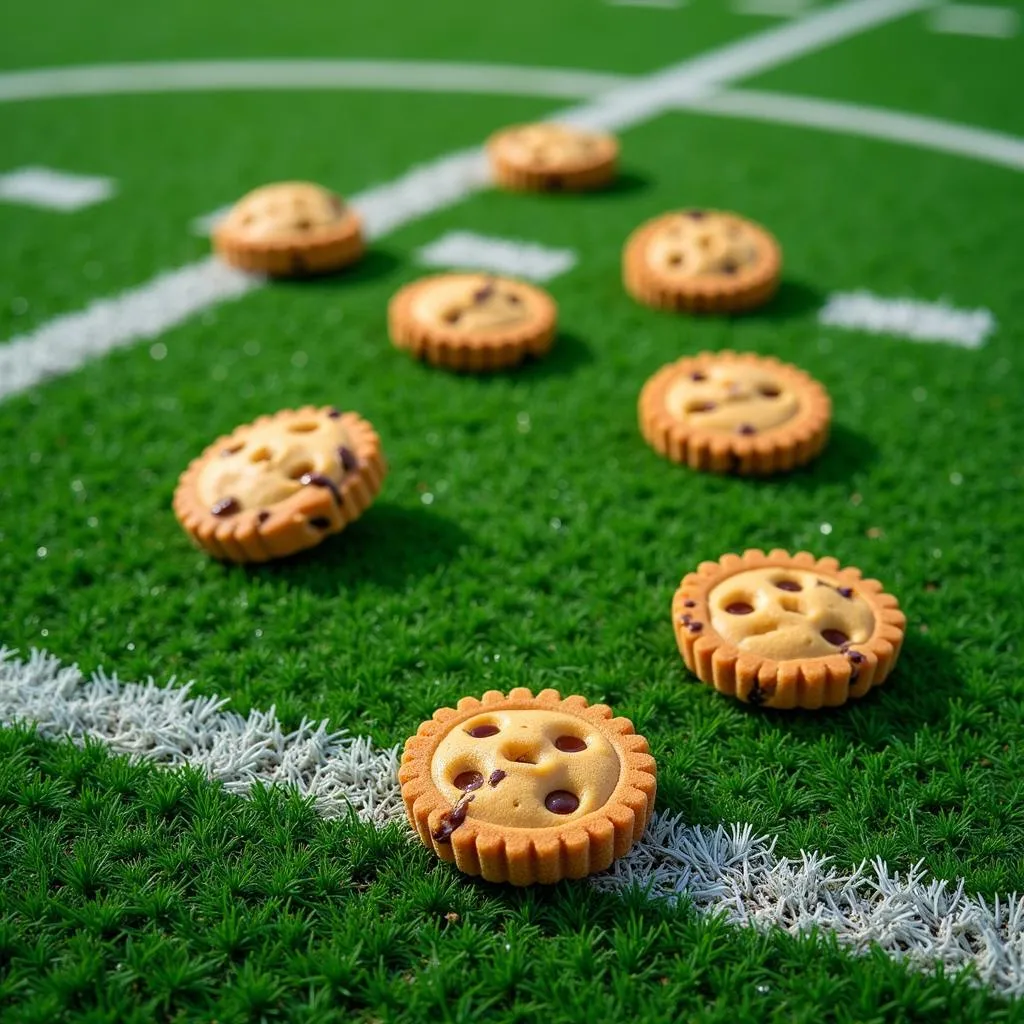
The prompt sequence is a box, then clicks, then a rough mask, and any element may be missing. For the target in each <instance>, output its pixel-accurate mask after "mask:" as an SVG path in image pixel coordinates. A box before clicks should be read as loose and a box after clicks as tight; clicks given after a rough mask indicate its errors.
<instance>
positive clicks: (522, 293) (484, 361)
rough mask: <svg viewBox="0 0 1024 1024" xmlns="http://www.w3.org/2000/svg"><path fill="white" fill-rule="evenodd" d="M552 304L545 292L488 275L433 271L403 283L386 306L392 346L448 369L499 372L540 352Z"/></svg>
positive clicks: (552, 317)
mask: <svg viewBox="0 0 1024 1024" xmlns="http://www.w3.org/2000/svg"><path fill="white" fill-rule="evenodd" d="M557 313H558V310H557V307H556V306H555V302H554V299H552V298H551V296H550V295H548V293H547V292H545V291H542V290H541V289H540V288H537V287H536V286H534V285H532V284H526V283H525V282H524V281H516V280H513V279H512V278H508V277H494V276H493V275H489V274H436V275H433V276H431V277H424V278H421V279H420V280H419V281H414V282H413V283H412V284H407V285H406V286H405V287H404V288H402V289H401V290H400V291H399V292H397V293H396V294H395V295H394V296H393V297H392V299H391V303H390V304H389V306H388V329H389V331H390V333H391V340H392V341H393V342H394V344H395V345H396V346H397V347H398V348H404V349H407V350H408V351H409V352H411V353H412V354H413V355H414V356H416V357H417V358H419V359H424V360H426V361H427V362H428V363H433V364H434V365H435V366H444V367H447V368H448V369H451V370H469V371H473V372H480V371H486V370H500V369H504V368H506V367H509V366H514V365H515V364H516V363H519V362H522V360H523V359H525V358H527V357H528V356H540V355H543V354H544V353H545V352H547V351H548V349H550V348H551V344H552V342H553V341H554V337H555V322H556V319H557Z"/></svg>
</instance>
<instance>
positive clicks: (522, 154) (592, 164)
mask: <svg viewBox="0 0 1024 1024" xmlns="http://www.w3.org/2000/svg"><path fill="white" fill-rule="evenodd" d="M487 155H488V157H489V159H490V162H491V170H492V172H493V174H494V179H495V181H496V182H497V183H498V184H499V185H501V186H502V187H504V188H508V189H513V190H514V191H517V192H555V191H567V192H581V191H585V190H588V189H595V188H601V187H602V186H603V185H607V184H608V182H610V181H611V180H612V179H613V178H614V177H615V171H616V164H617V162H618V159H619V144H618V141H617V140H616V139H615V137H614V136H612V135H605V134H603V133H600V132H589V131H584V130H583V129H580V128H573V127H571V126H569V125H560V124H549V123H547V122H541V123H539V124H524V125H516V126H515V127H513V128H504V129H502V130H501V131H499V132H496V133H495V134H494V135H492V136H491V137H490V139H488V140H487Z"/></svg>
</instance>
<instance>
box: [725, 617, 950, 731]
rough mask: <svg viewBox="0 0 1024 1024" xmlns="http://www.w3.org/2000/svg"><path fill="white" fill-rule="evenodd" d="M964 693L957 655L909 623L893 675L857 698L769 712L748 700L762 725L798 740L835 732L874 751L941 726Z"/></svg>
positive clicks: (745, 708)
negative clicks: (814, 708) (954, 701)
mask: <svg viewBox="0 0 1024 1024" xmlns="http://www.w3.org/2000/svg"><path fill="white" fill-rule="evenodd" d="M961 693H963V683H962V681H961V679H960V674H959V672H958V671H957V669H956V665H955V662H954V659H953V658H952V657H951V656H950V655H949V653H948V652H947V651H945V650H944V649H943V648H942V647H940V646H938V645H937V644H935V643H933V642H932V641H931V640H929V639H928V637H927V636H925V635H924V634H922V633H921V632H919V631H918V630H917V628H916V627H915V625H914V624H913V623H911V624H910V630H909V631H908V633H907V635H906V638H905V639H904V642H903V650H902V652H901V654H900V660H899V662H898V664H897V666H896V669H895V671H894V672H893V674H892V675H891V676H890V677H889V678H888V679H887V680H886V681H885V682H884V683H883V684H882V685H881V686H879V687H875V688H874V689H872V690H870V691H869V692H868V693H867V694H865V695H864V696H863V697H862V698H860V699H859V700H852V701H850V702H849V703H847V704H844V705H842V706H841V707H838V708H823V709H821V710H819V711H776V712H774V713H772V714H770V715H768V714H765V711H764V710H761V709H758V708H753V707H751V706H750V705H748V704H742V705H740V707H741V709H742V711H743V712H744V713H745V714H748V715H756V716H757V717H758V718H759V719H760V720H761V722H762V728H764V729H766V730H776V731H781V732H786V733H789V734H790V735H793V736H794V737H796V738H798V739H807V740H814V739H817V738H818V737H820V736H835V737H838V738H839V739H841V740H843V741H844V742H845V743H849V744H856V745H857V746H860V747H867V748H869V749H871V750H880V749H884V748H885V747H887V746H888V745H889V744H890V743H891V742H892V741H893V740H902V741H906V742H909V741H912V740H913V737H914V735H915V734H916V733H917V731H918V730H919V729H921V728H923V727H924V726H934V725H941V724H942V723H944V722H945V721H946V720H947V719H948V717H949V705H950V701H951V700H952V699H953V698H954V697H956V696H958V695H959V694H961Z"/></svg>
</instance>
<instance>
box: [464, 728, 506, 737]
mask: <svg viewBox="0 0 1024 1024" xmlns="http://www.w3.org/2000/svg"><path fill="white" fill-rule="evenodd" d="M499 731H500V730H499V729H498V727H497V726H496V725H474V726H473V728H472V729H467V730H466V732H467V733H468V734H469V735H470V736H472V737H473V739H476V740H482V739H484V738H485V737H487V736H497V735H498V733H499Z"/></svg>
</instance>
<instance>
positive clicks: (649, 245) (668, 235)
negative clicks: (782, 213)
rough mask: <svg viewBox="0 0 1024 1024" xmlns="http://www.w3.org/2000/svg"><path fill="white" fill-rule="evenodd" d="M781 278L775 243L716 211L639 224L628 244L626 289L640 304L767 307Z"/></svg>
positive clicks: (702, 309) (686, 308)
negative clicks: (766, 304)
mask: <svg viewBox="0 0 1024 1024" xmlns="http://www.w3.org/2000/svg"><path fill="white" fill-rule="evenodd" d="M781 272H782V251H781V249H780V248H779V244H778V242H777V241H776V240H775V239H774V238H773V237H772V235H771V234H769V232H768V231H766V230H765V229H764V228H763V227H761V226H760V225H759V224H755V223H754V222H753V221H750V220H747V219H746V218H744V217H740V216H739V215H737V214H734V213H726V212H722V211H718V210H680V211H677V212H674V213H666V214H663V215H661V216H660V217H655V218H654V219H653V220H649V221H647V222H646V223H645V224H642V225H641V226H640V227H639V228H637V229H636V231H634V232H633V234H632V235H630V236H629V238H628V239H627V241H626V246H625V249H624V251H623V257H622V274H623V283H624V284H625V287H626V290H627V291H628V292H629V294H630V295H632V296H633V297H634V298H635V299H637V300H638V301H639V302H642V303H643V304H644V305H647V306H654V307H655V308H658V309H671V310H676V311H682V312H689V313H739V312H743V311H744V310H749V309H753V308H755V307H756V306H760V305H763V304H764V303H765V302H767V301H768V300H769V299H770V298H771V297H772V296H773V295H774V294H775V291H776V290H777V288H778V285H779V276H780V274H781Z"/></svg>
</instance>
